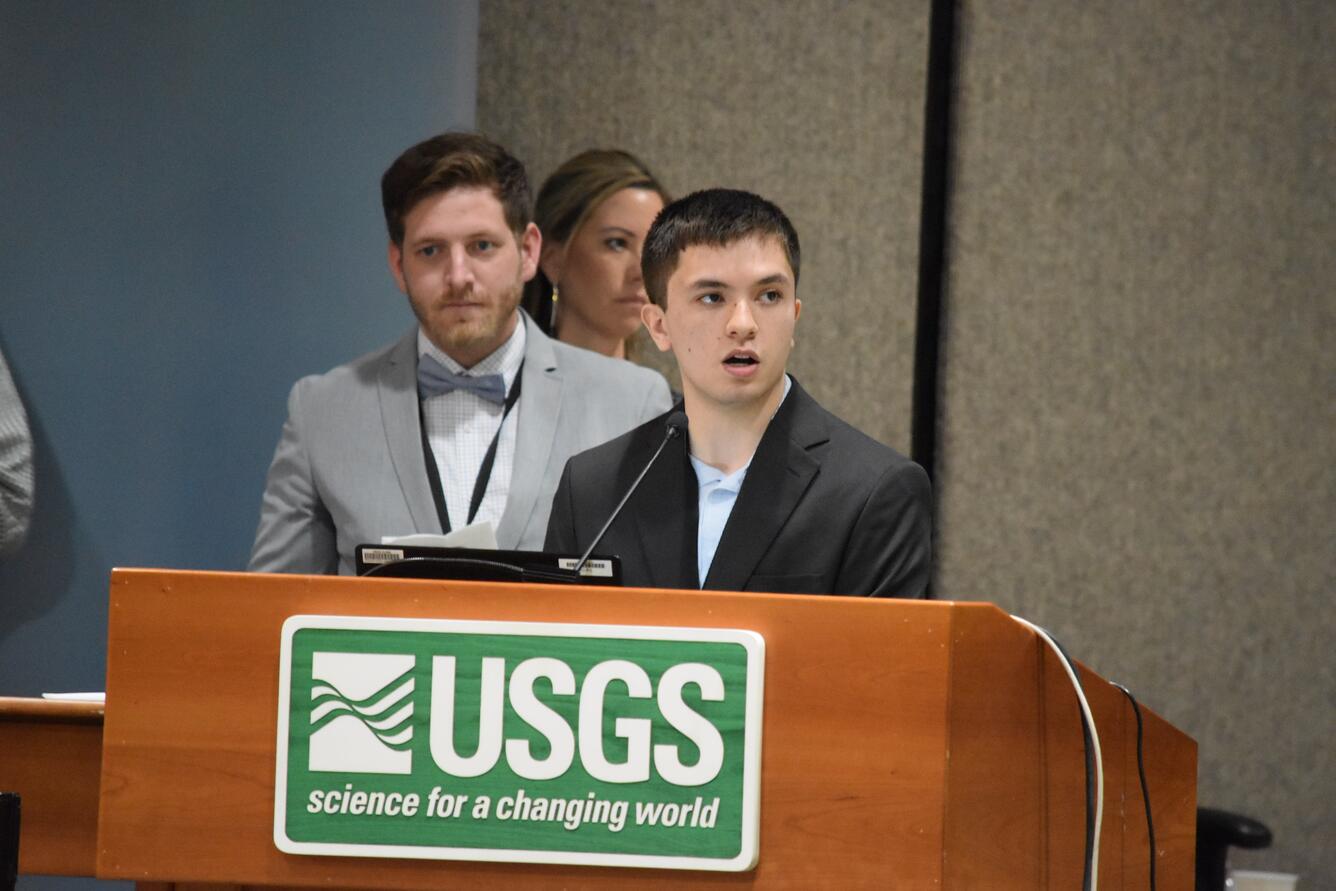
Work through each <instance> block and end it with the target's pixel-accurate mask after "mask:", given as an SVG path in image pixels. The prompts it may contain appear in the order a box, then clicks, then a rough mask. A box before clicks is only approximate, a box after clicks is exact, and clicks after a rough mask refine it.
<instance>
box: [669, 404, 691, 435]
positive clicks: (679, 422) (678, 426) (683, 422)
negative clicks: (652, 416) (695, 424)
mask: <svg viewBox="0 0 1336 891" xmlns="http://www.w3.org/2000/svg"><path fill="white" fill-rule="evenodd" d="M666 423H667V425H668V435H669V436H677V435H679V434H681V433H686V432H687V413H686V412H684V411H681V410H680V409H679V410H678V411H675V412H673V413H672V414H670V415H669V416H668V420H667V422H666Z"/></svg>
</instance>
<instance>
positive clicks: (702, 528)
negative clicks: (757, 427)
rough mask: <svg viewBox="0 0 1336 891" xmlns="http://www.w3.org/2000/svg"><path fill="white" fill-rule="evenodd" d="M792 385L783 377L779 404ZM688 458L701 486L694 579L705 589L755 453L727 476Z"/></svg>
mask: <svg viewBox="0 0 1336 891" xmlns="http://www.w3.org/2000/svg"><path fill="white" fill-rule="evenodd" d="M792 386H793V381H792V380H790V379H789V376H788V375H787V374H786V375H784V395H783V396H781V397H780V400H779V404H780V405H783V404H784V400H785V399H787V398H789V388H791V387H792ZM775 411H776V412H778V411H779V408H778V407H776V408H775ZM772 417H773V416H772ZM688 435H690V434H688ZM690 457H691V468H692V469H693V470H695V471H696V483H697V485H698V486H699V487H700V496H699V497H700V500H699V501H698V503H697V513H698V515H699V520H698V522H697V525H696V576H697V579H698V581H697V585H699V586H700V587H704V586H705V577H706V576H707V575H709V574H710V564H711V563H713V562H714V552H715V551H717V550H719V539H720V538H722V537H723V534H724V527H725V526H727V525H728V518H729V516H731V515H732V513H733V505H734V504H736V503H737V500H738V492H740V491H742V481H743V480H744V479H746V477H747V468H749V467H751V463H752V458H755V457H756V453H755V452H752V454H751V458H748V459H747V463H746V464H744V465H742V466H741V467H739V468H738V469H737V470H735V471H733V472H732V473H730V474H728V475H727V476H725V475H724V472H723V471H722V470H720V469H719V468H717V467H712V466H711V465H709V464H706V463H705V462H704V461H702V460H700V459H699V458H697V457H696V456H695V455H691V456H690Z"/></svg>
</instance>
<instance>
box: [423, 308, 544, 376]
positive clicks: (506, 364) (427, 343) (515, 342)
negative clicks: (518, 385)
mask: <svg viewBox="0 0 1336 891" xmlns="http://www.w3.org/2000/svg"><path fill="white" fill-rule="evenodd" d="M527 339H528V334H527V333H526V332H525V324H524V316H523V315H521V316H520V318H519V321H518V322H517V323H516V325H515V330H514V331H513V332H511V334H510V337H508V338H506V342H505V343H503V344H501V346H499V347H497V348H496V349H495V350H494V351H492V353H491V354H490V355H488V356H487V357H486V358H484V359H483V360H482V361H481V362H479V363H478V364H477V365H474V366H473V367H472V368H465V367H464V366H462V365H460V364H459V363H458V362H456V361H455V360H454V359H451V358H450V357H449V356H447V355H446V354H445V351H444V350H442V349H441V348H440V347H438V346H436V344H434V343H432V342H431V339H430V338H429V337H427V334H426V332H425V331H423V330H422V326H421V325H418V334H417V347H418V356H431V357H432V358H433V359H435V360H436V361H437V362H440V363H441V364H442V365H444V366H445V367H446V368H447V369H449V370H450V371H452V372H454V373H455V374H464V373H465V372H467V373H468V374H469V375H470V376H472V377H480V376H482V375H484V374H499V375H501V376H502V378H504V379H505V382H506V387H507V388H509V387H510V385H511V384H512V383H514V381H515V375H516V373H517V372H518V371H519V369H520V364H521V363H522V362H523V361H524V346H525V343H526V342H527Z"/></svg>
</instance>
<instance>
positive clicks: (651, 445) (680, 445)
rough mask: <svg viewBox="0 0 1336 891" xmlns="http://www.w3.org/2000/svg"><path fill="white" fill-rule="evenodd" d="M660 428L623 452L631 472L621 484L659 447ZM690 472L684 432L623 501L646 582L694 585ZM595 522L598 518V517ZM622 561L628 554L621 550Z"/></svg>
mask: <svg viewBox="0 0 1336 891" xmlns="http://www.w3.org/2000/svg"><path fill="white" fill-rule="evenodd" d="M661 439H662V431H655V432H653V433H652V434H651V435H650V436H647V437H645V438H644V439H643V440H642V441H641V442H640V443H638V444H637V448H635V449H633V450H631V451H630V452H628V456H627V461H626V465H625V466H626V467H628V468H629V469H630V471H631V473H630V474H629V475H628V476H627V477H626V480H625V484H624V487H623V488H622V489H620V490H619V494H618V497H619V498H620V497H621V495H620V492H621V491H625V488H627V487H629V486H630V485H631V482H632V481H633V480H634V479H635V475H636V474H638V473H640V469H641V468H642V467H644V466H645V464H646V463H647V462H648V461H649V459H650V458H651V457H652V456H653V455H654V450H655V449H657V448H658V447H659V442H660V441H661ZM698 492H699V487H698V486H697V484H696V472H695V471H694V470H692V468H691V461H690V460H689V459H688V458H687V442H686V437H682V436H679V437H678V438H677V439H676V440H674V441H673V442H670V443H668V445H667V446H665V447H664V450H663V454H662V455H660V456H659V460H658V461H656V462H655V464H654V466H653V467H651V468H650V470H649V473H648V474H646V475H645V479H644V480H642V481H641V483H640V488H639V489H637V490H636V494H635V495H634V496H632V499H631V503H628V504H627V505H626V509H625V510H624V511H623V516H625V515H626V514H630V515H631V516H633V517H634V518H635V525H636V534H637V536H638V537H639V539H640V541H639V544H640V550H641V552H642V554H643V555H644V560H645V566H646V568H647V569H648V575H649V577H650V587H655V588H688V589H689V588H696V587H698V586H699V580H698V579H697V574H696V526H697V516H698V508H699V498H698ZM600 522H601V521H600ZM623 556H624V557H625V558H626V559H627V560H628V561H629V560H630V559H631V558H630V557H629V556H627V555H623Z"/></svg>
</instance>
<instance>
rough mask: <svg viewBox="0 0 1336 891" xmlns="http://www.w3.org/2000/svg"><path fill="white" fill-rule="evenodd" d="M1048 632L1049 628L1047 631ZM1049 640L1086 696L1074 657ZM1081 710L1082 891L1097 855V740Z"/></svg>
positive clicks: (1056, 640)
mask: <svg viewBox="0 0 1336 891" xmlns="http://www.w3.org/2000/svg"><path fill="white" fill-rule="evenodd" d="M1045 633H1046V634H1048V632H1047V630H1046V631H1045ZM1048 637H1049V640H1051V641H1053V646H1055V647H1057V648H1058V652H1059V653H1061V654H1062V661H1064V662H1066V663H1067V666H1068V667H1069V668H1071V670H1072V677H1074V678H1076V686H1077V687H1080V689H1081V695H1082V696H1085V685H1084V684H1082V683H1081V672H1080V671H1079V670H1078V669H1077V667H1076V663H1075V662H1073V661H1072V657H1071V656H1069V655H1067V651H1066V650H1065V649H1064V648H1063V646H1062V644H1060V643H1058V639H1057V638H1056V637H1054V636H1053V635H1052V634H1048ZM1078 711H1080V712H1081V739H1082V742H1083V743H1084V745H1085V780H1086V848H1085V864H1084V866H1083V867H1082V873H1081V891H1090V882H1091V879H1092V875H1091V869H1090V867H1091V866H1092V863H1091V861H1093V860H1094V857H1095V741H1094V738H1093V736H1092V735H1091V727H1090V721H1089V719H1087V718H1086V713H1085V709H1078Z"/></svg>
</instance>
